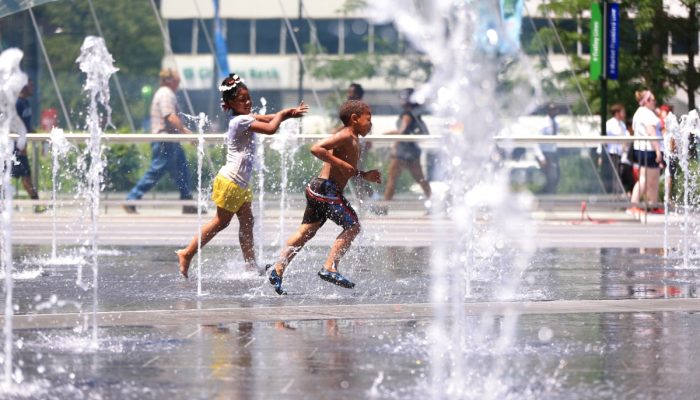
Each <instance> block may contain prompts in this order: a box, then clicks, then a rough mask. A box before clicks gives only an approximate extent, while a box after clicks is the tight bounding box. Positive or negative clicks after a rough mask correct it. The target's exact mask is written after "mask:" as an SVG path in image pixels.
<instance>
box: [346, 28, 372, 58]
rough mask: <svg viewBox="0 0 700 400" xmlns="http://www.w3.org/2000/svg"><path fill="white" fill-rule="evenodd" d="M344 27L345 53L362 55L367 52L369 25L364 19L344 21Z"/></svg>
mask: <svg viewBox="0 0 700 400" xmlns="http://www.w3.org/2000/svg"><path fill="white" fill-rule="evenodd" d="M343 24H344V25H345V53H346V54H352V53H363V52H366V51H367V48H368V47H367V43H368V40H367V39H368V37H369V24H368V23H367V21H365V20H364V19H346V20H345V21H343Z"/></svg>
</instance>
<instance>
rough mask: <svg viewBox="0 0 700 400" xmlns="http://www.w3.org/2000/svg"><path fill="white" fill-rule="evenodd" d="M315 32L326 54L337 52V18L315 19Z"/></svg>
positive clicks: (338, 39) (338, 30)
mask: <svg viewBox="0 0 700 400" xmlns="http://www.w3.org/2000/svg"><path fill="white" fill-rule="evenodd" d="M314 22H315V23H316V31H317V32H316V34H317V35H318V41H319V43H320V44H321V46H322V47H323V50H324V51H325V52H326V53H327V54H338V43H339V41H340V29H339V21H338V20H337V19H317V20H315V21H314Z"/></svg>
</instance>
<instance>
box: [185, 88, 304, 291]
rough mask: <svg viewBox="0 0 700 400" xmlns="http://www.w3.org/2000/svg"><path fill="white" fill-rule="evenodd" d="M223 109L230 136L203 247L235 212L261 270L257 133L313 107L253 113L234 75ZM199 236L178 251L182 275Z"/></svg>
mask: <svg viewBox="0 0 700 400" xmlns="http://www.w3.org/2000/svg"><path fill="white" fill-rule="evenodd" d="M219 91H221V93H222V94H221V108H222V109H223V110H224V111H231V114H232V116H231V119H230V120H229V124H228V133H227V136H226V149H227V154H226V164H225V165H224V166H223V167H221V169H220V170H219V173H218V174H217V175H216V178H214V183H213V190H212V196H211V197H212V200H214V203H215V204H216V215H215V216H214V217H213V218H212V220H211V221H209V222H208V223H207V224H206V225H204V227H202V247H204V245H206V244H207V243H208V242H209V241H210V240H211V239H213V238H214V236H216V234H217V233H219V232H220V231H221V230H223V229H224V228H226V227H227V226H228V225H229V223H230V222H231V219H232V218H233V216H234V215H236V216H237V217H238V223H239V231H238V240H239V242H240V245H241V251H242V252H243V259H244V260H245V262H246V265H247V266H249V267H252V268H255V269H257V262H256V259H255V250H254V242H253V210H252V207H251V203H252V201H253V191H252V190H251V189H250V187H249V183H250V178H251V174H252V172H253V161H254V157H255V141H254V135H253V133H254V132H255V133H262V134H265V135H272V134H274V133H275V132H277V129H278V128H279V126H280V123H282V121H284V120H286V119H288V118H299V117H302V116H303V115H304V114H305V113H306V112H307V111H309V106H307V105H306V104H304V102H301V104H299V106H298V107H296V108H287V109H284V110H282V111H280V112H278V113H276V114H271V115H253V114H251V107H252V102H251V100H250V93H249V92H248V88H247V87H246V85H245V84H244V83H243V79H241V78H239V77H238V75H236V74H231V75H229V76H228V78H226V79H224V80H223V82H222V83H221V86H219ZM197 239H198V237H197V236H195V237H194V238H193V239H192V241H191V242H190V244H189V245H188V246H187V247H186V248H184V249H180V250H177V251H176V253H177V256H178V259H179V264H180V274H181V275H182V276H183V277H184V278H187V277H188V271H189V268H190V262H191V261H192V257H194V255H195V254H196V253H197Z"/></svg>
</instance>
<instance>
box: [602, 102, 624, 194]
mask: <svg viewBox="0 0 700 400" xmlns="http://www.w3.org/2000/svg"><path fill="white" fill-rule="evenodd" d="M610 112H611V113H612V118H610V119H609V120H608V121H607V122H606V123H605V134H606V135H607V136H629V134H628V132H627V125H625V117H626V113H625V106H623V105H622V104H613V105H612V107H610ZM603 148H604V149H605V150H606V151H607V154H608V156H606V155H605V154H604V153H603V154H601V170H602V175H603V177H602V178H603V183H604V184H605V191H606V192H607V193H612V192H614V191H615V189H616V188H618V186H619V185H618V183H617V182H618V181H619V176H620V161H621V159H622V155H623V154H625V150H626V145H625V144H623V143H608V144H606V145H605V146H604V147H603Z"/></svg>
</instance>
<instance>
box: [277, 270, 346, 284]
mask: <svg viewBox="0 0 700 400" xmlns="http://www.w3.org/2000/svg"><path fill="white" fill-rule="evenodd" d="M318 276H319V277H320V278H321V279H323V280H324V281H326V282H330V283H332V284H334V285H338V286H342V287H344V288H348V289H352V288H354V287H355V284H354V283H352V282H350V281H349V280H348V278H346V277H344V276H343V275H340V273H338V272H331V271H328V270H327V269H325V268H321V270H320V271H318ZM270 279H272V278H270Z"/></svg>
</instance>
